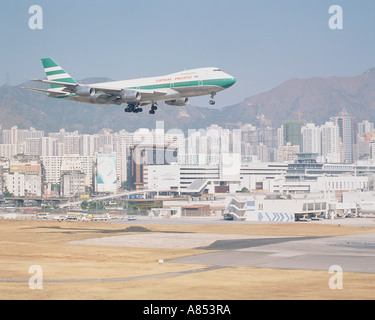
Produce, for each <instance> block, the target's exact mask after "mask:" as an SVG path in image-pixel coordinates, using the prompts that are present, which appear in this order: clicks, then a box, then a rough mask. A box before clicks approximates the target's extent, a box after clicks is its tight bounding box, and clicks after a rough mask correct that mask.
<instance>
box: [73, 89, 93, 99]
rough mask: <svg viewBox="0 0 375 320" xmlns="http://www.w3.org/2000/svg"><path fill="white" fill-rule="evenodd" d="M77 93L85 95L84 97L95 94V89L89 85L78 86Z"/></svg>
mask: <svg viewBox="0 0 375 320" xmlns="http://www.w3.org/2000/svg"><path fill="white" fill-rule="evenodd" d="M75 93H76V94H77V95H78V96H83V97H88V96H94V95H95V89H94V88H91V87H89V86H78V87H77V88H76V91H75Z"/></svg>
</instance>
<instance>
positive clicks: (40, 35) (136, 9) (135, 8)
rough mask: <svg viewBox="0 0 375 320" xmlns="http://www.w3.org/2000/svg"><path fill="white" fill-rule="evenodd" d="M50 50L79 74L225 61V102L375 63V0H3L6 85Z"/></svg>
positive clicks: (0, 47)
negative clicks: (337, 10)
mask: <svg viewBox="0 0 375 320" xmlns="http://www.w3.org/2000/svg"><path fill="white" fill-rule="evenodd" d="M34 4H37V5H40V6H41V7H42V8H43V30H31V29H30V28H29V19H30V17H31V16H32V14H29V7H30V6H31V5H34ZM331 5H340V6H341V7H342V9H343V12H344V28H343V30H331V29H330V28H329V26H328V21H329V19H330V17H331V15H330V14H329V13H328V9H329V7H330V6H331ZM44 57H51V58H53V59H54V60H56V62H58V63H59V64H61V65H62V67H63V68H64V69H65V70H66V71H67V72H69V73H70V74H71V75H72V76H73V77H75V78H77V79H83V78H87V77H95V76H105V77H109V78H111V79H114V80H122V79H131V78H139V77H148V76H156V75H162V74H168V73H172V72H177V71H180V70H184V69H190V68H197V67H208V66H215V67H220V68H221V69H223V70H224V71H225V72H227V73H229V74H231V75H233V76H235V77H236V78H237V83H236V85H235V86H234V87H232V88H230V89H229V90H226V91H224V92H223V93H220V94H218V96H217V98H216V100H217V104H218V106H226V105H230V104H234V103H238V102H241V101H243V100H244V99H245V98H246V97H249V96H252V95H254V94H257V93H261V92H264V91H268V90H271V89H273V88H274V87H275V86H277V85H279V84H281V83H282V82H284V81H286V80H288V79H290V78H309V77H314V76H319V77H328V76H332V75H334V76H343V75H358V74H361V73H363V72H365V71H367V70H368V69H370V68H373V67H375V1H374V0H231V1H228V0H189V1H187V0H184V1H182V0H137V1H126V0H106V1H103V0H101V1H99V0H91V1H87V0H85V1H83V0H81V1H80V0H64V1H54V0H33V1H26V0H16V1H14V0H1V2H0V85H3V84H4V83H5V82H7V83H9V84H12V85H16V84H20V83H22V82H24V81H26V80H28V79H32V78H37V77H44V73H43V69H42V66H41V63H40V59H41V58H44ZM208 100H209V97H205V98H203V99H202V98H199V99H195V100H194V99H192V100H191V101H192V104H194V105H197V104H205V105H208Z"/></svg>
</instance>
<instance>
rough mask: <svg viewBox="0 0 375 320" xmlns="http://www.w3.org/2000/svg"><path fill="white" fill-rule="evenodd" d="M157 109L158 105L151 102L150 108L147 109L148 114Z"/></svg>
mask: <svg viewBox="0 0 375 320" xmlns="http://www.w3.org/2000/svg"><path fill="white" fill-rule="evenodd" d="M156 110H158V106H157V104H156V103H153V104H152V106H151V110H150V111H149V113H150V114H155V111H156Z"/></svg>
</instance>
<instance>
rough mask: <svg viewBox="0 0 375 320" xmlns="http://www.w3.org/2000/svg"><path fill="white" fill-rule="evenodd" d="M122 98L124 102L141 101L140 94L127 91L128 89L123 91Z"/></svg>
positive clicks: (134, 91)
mask: <svg viewBox="0 0 375 320" xmlns="http://www.w3.org/2000/svg"><path fill="white" fill-rule="evenodd" d="M120 96H121V99H122V100H123V101H124V102H132V101H139V100H141V94H140V92H138V91H136V90H127V89H124V90H121V94H120Z"/></svg>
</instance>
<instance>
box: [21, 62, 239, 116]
mask: <svg viewBox="0 0 375 320" xmlns="http://www.w3.org/2000/svg"><path fill="white" fill-rule="evenodd" d="M42 63H43V67H44V70H45V72H46V75H47V80H44V79H35V80H33V81H37V82H42V83H46V84H49V85H50V87H51V88H50V89H48V90H44V89H36V88H25V89H28V90H33V91H38V92H44V93H47V95H48V96H49V97H52V98H58V99H68V100H73V101H78V102H84V103H91V104H101V105H111V104H116V105H121V104H123V103H126V104H127V107H126V108H125V112H134V113H138V112H142V111H143V109H142V107H143V106H146V105H149V104H151V110H150V111H149V113H150V114H154V113H155V110H157V103H158V102H161V101H164V102H165V103H166V104H167V105H172V106H185V105H187V104H188V103H189V98H190V97H197V96H203V95H211V100H210V102H209V103H210V104H211V105H214V104H215V101H214V96H215V95H216V93H218V92H220V91H222V90H225V89H228V88H229V87H231V86H232V85H233V84H235V82H236V79H235V78H234V77H233V76H231V75H229V74H227V73H225V72H223V71H221V70H220V69H219V68H200V69H191V70H185V71H182V72H177V73H173V74H169V75H165V76H159V77H151V78H141V79H133V80H125V81H111V82H103V83H95V84H80V83H78V82H77V81H76V80H74V79H73V78H72V77H71V76H70V75H69V74H68V73H66V72H65V71H64V70H63V69H62V68H61V67H60V66H59V65H58V64H57V63H56V62H54V61H53V60H52V59H50V58H46V59H42Z"/></svg>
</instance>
